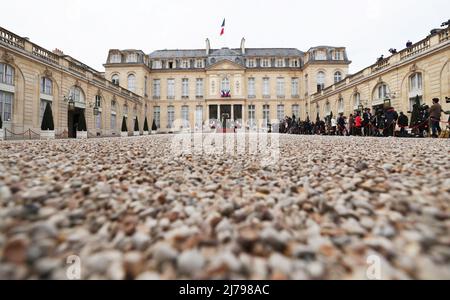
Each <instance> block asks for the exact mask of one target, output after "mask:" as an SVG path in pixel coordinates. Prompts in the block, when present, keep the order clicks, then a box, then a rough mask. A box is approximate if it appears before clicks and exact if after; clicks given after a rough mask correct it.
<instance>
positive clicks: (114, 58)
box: [110, 54, 122, 64]
mask: <svg viewBox="0 0 450 300" xmlns="http://www.w3.org/2000/svg"><path fill="white" fill-rule="evenodd" d="M110 62H111V63H112V64H118V63H121V62H122V56H121V55H120V54H113V55H111V60H110Z"/></svg>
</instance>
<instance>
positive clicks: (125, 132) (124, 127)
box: [120, 116, 128, 137]
mask: <svg viewBox="0 0 450 300" xmlns="http://www.w3.org/2000/svg"><path fill="white" fill-rule="evenodd" d="M120 136H121V137H127V136H128V128H127V118H126V117H125V116H124V117H123V119H122V130H121V133H120Z"/></svg>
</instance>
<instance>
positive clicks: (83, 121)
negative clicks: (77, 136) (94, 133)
mask: <svg viewBox="0 0 450 300" xmlns="http://www.w3.org/2000/svg"><path fill="white" fill-rule="evenodd" d="M77 131H87V127H86V118H85V117H84V111H83V112H82V113H81V114H80V119H79V120H78V127H77Z"/></svg>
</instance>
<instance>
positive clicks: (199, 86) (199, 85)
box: [195, 78, 203, 98]
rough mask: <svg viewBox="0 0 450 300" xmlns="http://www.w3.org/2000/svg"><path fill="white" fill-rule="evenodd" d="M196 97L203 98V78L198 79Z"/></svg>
mask: <svg viewBox="0 0 450 300" xmlns="http://www.w3.org/2000/svg"><path fill="white" fill-rule="evenodd" d="M195 95H196V97H197V98H203V78H197V81H196V84H195Z"/></svg>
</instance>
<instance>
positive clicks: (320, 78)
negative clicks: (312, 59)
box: [316, 71, 325, 93]
mask: <svg viewBox="0 0 450 300" xmlns="http://www.w3.org/2000/svg"><path fill="white" fill-rule="evenodd" d="M316 80H317V92H318V93H320V92H321V91H322V90H323V89H324V88H325V73H324V72H322V71H320V72H318V73H317V78H316Z"/></svg>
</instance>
